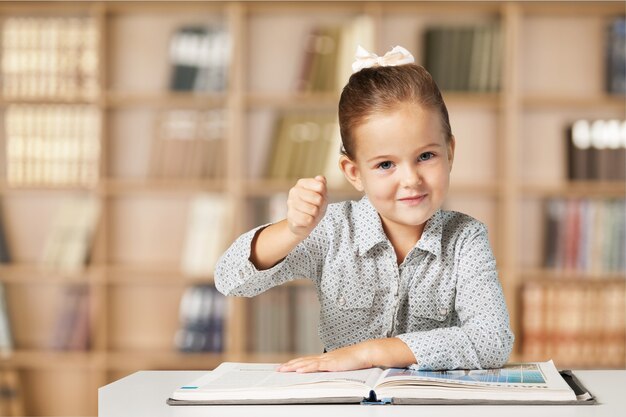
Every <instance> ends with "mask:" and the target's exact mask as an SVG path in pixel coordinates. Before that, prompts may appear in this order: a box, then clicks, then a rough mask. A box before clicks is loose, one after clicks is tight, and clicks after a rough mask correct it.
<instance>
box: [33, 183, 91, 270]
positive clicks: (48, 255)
mask: <svg viewBox="0 0 626 417" xmlns="http://www.w3.org/2000/svg"><path fill="white" fill-rule="evenodd" d="M99 218H100V202H99V201H98V199H97V198H96V197H94V196H92V195H84V196H74V197H71V198H67V199H65V200H64V201H63V202H62V203H61V206H60V207H59V209H58V210H57V213H56V215H55V217H54V219H53V222H52V225H51V228H50V231H49V233H48V236H47V238H46V242H45V244H44V250H43V254H42V258H41V265H42V266H44V267H45V268H49V269H53V270H58V271H60V272H70V273H71V272H76V271H80V270H82V269H83V268H84V266H85V264H86V263H87V262H88V260H89V256H90V251H91V247H92V244H93V237H94V234H95V229H96V226H97V224H98V219H99Z"/></svg>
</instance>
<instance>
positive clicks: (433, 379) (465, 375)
mask: <svg viewBox="0 0 626 417" xmlns="http://www.w3.org/2000/svg"><path fill="white" fill-rule="evenodd" d="M277 367H278V365H277V364H264V363H256V364H255V363H233V362H225V363H222V364H221V365H220V366H218V367H217V368H216V369H215V370H214V371H212V372H209V373H207V374H205V375H203V376H201V377H200V378H198V379H196V380H194V381H190V383H189V384H186V385H184V386H182V387H180V388H179V389H177V390H175V391H174V392H173V393H172V394H171V396H170V398H169V399H168V400H167V402H168V404H170V405H193V404H298V403H318V404H320V403H346V404H349V403H356V404H358V403H361V404H398V405H400V404H593V403H595V402H596V401H595V398H594V397H593V395H591V393H589V392H588V391H587V390H586V389H585V388H584V386H582V384H581V383H580V382H579V381H578V379H577V378H576V377H575V376H574V375H573V374H572V373H571V372H569V371H566V372H563V373H559V372H558V371H557V369H556V367H555V366H554V363H553V362H552V361H548V362H536V363H521V364H509V365H505V366H503V367H502V368H498V369H483V370H449V371H417V370H411V369H405V368H388V369H381V368H370V369H361V370H355V371H345V372H316V373H308V374H307V373H295V372H289V373H283V372H277V371H276V369H277ZM570 384H571V385H570Z"/></svg>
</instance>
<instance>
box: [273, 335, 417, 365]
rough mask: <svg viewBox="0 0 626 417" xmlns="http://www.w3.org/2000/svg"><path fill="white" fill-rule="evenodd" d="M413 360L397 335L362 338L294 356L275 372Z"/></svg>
mask: <svg viewBox="0 0 626 417" xmlns="http://www.w3.org/2000/svg"><path fill="white" fill-rule="evenodd" d="M414 363H417V360H416V359H415V356H414V355H413V352H412V351H411V349H409V347H408V346H407V345H406V344H405V343H404V342H403V341H402V340H400V339H398V338H397V337H388V338H385V339H371V340H366V341H364V342H361V343H357V344H356V345H352V346H346V347H344V348H340V349H337V350H333V351H332V352H328V353H324V354H322V355H314V356H305V357H303V358H296V359H293V360H290V361H289V362H287V363H284V364H282V365H281V366H279V367H278V372H294V371H295V372H322V371H352V370H355V369H365V368H373V367H375V366H379V367H384V368H406V367H407V366H409V365H412V364H414Z"/></svg>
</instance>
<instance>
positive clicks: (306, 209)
mask: <svg viewBox="0 0 626 417" xmlns="http://www.w3.org/2000/svg"><path fill="white" fill-rule="evenodd" d="M327 205H328V198H327V195H326V178H324V177H323V176H322V175H318V176H316V177H315V178H301V179H299V180H298V182H297V183H296V185H295V186H294V187H293V188H292V189H291V190H289V197H288V199H287V224H288V226H289V230H290V231H291V233H293V234H294V235H295V236H297V237H298V238H299V239H305V238H306V237H307V236H308V235H309V234H310V233H311V231H313V229H314V228H315V226H317V224H318V223H319V222H320V220H322V217H324V213H325V212H326V206H327Z"/></svg>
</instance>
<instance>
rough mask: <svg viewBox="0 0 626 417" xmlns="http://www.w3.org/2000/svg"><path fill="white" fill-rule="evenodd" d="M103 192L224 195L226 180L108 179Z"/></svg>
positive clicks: (115, 193)
mask: <svg viewBox="0 0 626 417" xmlns="http://www.w3.org/2000/svg"><path fill="white" fill-rule="evenodd" d="M101 183H102V187H103V192H104V193H105V194H106V195H108V196H118V195H127V194H130V195H141V194H163V193H184V194H196V193H199V192H214V193H223V192H225V190H226V181H225V180H212V179H151V178H149V179H120V178H115V179H113V178H107V179H104V180H103V181H102V182H101Z"/></svg>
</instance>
